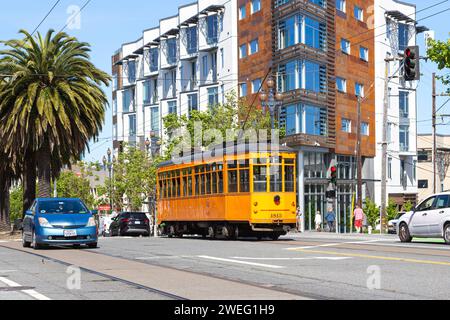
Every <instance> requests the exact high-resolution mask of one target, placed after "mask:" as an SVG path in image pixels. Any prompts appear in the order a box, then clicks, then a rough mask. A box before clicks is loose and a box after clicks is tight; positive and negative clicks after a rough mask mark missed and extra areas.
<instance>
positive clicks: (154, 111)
mask: <svg viewBox="0 0 450 320" xmlns="http://www.w3.org/2000/svg"><path fill="white" fill-rule="evenodd" d="M150 112H151V122H152V123H151V126H152V131H154V132H158V131H159V108H151V109H150Z"/></svg>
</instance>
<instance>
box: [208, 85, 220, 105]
mask: <svg viewBox="0 0 450 320" xmlns="http://www.w3.org/2000/svg"><path fill="white" fill-rule="evenodd" d="M218 104H219V90H218V88H217V87H214V88H208V107H209V108H211V107H214V106H216V105H218Z"/></svg>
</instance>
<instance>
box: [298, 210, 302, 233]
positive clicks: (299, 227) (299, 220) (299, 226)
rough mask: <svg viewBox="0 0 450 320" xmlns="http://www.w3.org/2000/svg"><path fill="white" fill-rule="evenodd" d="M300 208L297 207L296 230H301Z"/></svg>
mask: <svg viewBox="0 0 450 320" xmlns="http://www.w3.org/2000/svg"><path fill="white" fill-rule="evenodd" d="M302 216H303V215H302V210H301V209H300V207H298V208H297V231H298V232H302Z"/></svg>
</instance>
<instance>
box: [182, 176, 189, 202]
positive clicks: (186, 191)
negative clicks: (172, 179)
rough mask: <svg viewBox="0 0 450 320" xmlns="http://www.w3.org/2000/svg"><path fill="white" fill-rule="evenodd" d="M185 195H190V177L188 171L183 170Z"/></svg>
mask: <svg viewBox="0 0 450 320" xmlns="http://www.w3.org/2000/svg"><path fill="white" fill-rule="evenodd" d="M183 196H184V197H187V196H189V193H188V177H187V172H186V171H183Z"/></svg>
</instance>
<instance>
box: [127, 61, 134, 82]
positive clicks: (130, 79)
mask: <svg viewBox="0 0 450 320" xmlns="http://www.w3.org/2000/svg"><path fill="white" fill-rule="evenodd" d="M127 67H128V82H129V83H134V82H136V61H134V60H132V61H128V66H127Z"/></svg>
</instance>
